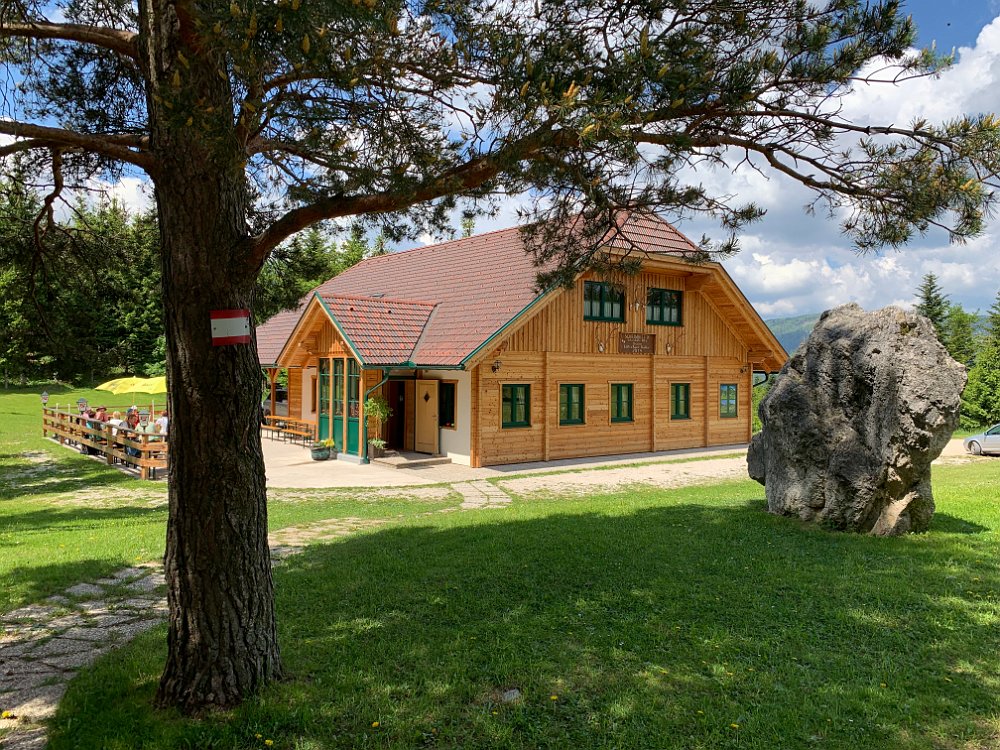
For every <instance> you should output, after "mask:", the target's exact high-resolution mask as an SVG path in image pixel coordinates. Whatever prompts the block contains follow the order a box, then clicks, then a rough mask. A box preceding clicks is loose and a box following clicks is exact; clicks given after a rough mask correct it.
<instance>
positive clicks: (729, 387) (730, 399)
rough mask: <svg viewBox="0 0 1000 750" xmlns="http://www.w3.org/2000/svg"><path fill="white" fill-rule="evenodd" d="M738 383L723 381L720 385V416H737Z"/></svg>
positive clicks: (729, 417)
mask: <svg viewBox="0 0 1000 750" xmlns="http://www.w3.org/2000/svg"><path fill="white" fill-rule="evenodd" d="M736 393H737V389H736V384H735V383H723V384H722V385H720V386H719V416H720V417H723V418H726V419H731V418H733V417H735V416H737V412H736Z"/></svg>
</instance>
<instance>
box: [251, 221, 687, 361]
mask: <svg viewBox="0 0 1000 750" xmlns="http://www.w3.org/2000/svg"><path fill="white" fill-rule="evenodd" d="M609 244H611V245H612V246H615V247H621V248H622V249H626V248H627V249H631V250H640V251H644V252H649V253H668V254H670V255H674V256H686V255H693V254H695V253H696V252H697V248H696V247H695V246H694V245H692V244H691V242H690V241H689V240H688V239H687V238H686V237H684V235H682V234H681V233H680V232H678V231H677V230H676V229H674V228H673V227H672V226H671V225H670V224H668V223H667V222H665V221H663V220H662V219H660V218H658V217H656V216H654V215H640V214H633V215H631V217H629V218H628V219H625V214H624V213H623V221H622V224H621V227H620V231H619V235H618V236H617V237H609ZM538 270H539V269H538V268H537V267H536V266H535V265H534V263H533V262H532V256H531V255H530V254H529V253H528V251H527V249H526V247H525V244H524V240H523V237H522V234H521V231H520V228H518V227H512V228H510V229H501V230H498V231H495V232H488V233H486V234H480V235H476V236H474V237H467V238H463V239H459V240H452V241H450V242H442V243H440V244H437V245H428V246H426V247H418V248H414V249H412V250H406V251H403V252H397V253H389V254H387V255H380V256H377V257H374V258H368V259H366V260H363V261H362V262H361V263H358V264H357V265H356V266H353V267H351V268H349V269H347V270H346V271H344V272H343V273H341V274H339V275H338V276H335V277H334V278H332V279H330V280H329V281H327V282H325V283H323V284H321V285H320V286H319V287H317V288H316V290H315V291H316V293H318V294H319V295H320V296H321V297H322V298H323V299H324V300H325V301H326V302H327V304H328V305H332V302H331V300H334V299H338V298H340V299H346V298H351V299H354V300H357V299H358V298H369V299H371V298H375V299H378V297H379V296H382V297H383V299H382V300H381V302H380V303H379V304H376V305H375V306H374V307H372V309H371V311H372V312H374V313H376V314H375V315H374V316H373V317H367V318H366V317H365V316H363V315H361V313H360V308H359V309H357V310H354V311H351V310H349V309H345V308H344V307H343V306H342V305H340V304H339V303H338V307H337V310H339V311H340V314H343V313H352V315H351V318H350V319H351V324H350V325H351V330H352V331H353V333H348V336H350V337H351V338H352V340H355V337H357V340H363V341H365V342H366V344H365V345H364V346H368V347H371V348H370V351H371V352H372V356H376V357H378V358H379V362H378V364H397V363H399V364H401V363H404V362H407V361H409V362H412V363H413V364H415V365H420V366H431V365H459V364H461V362H462V360H463V359H465V358H466V357H468V356H469V355H470V354H472V353H473V352H474V351H475V350H476V349H477V348H478V347H479V346H480V345H482V344H483V343H484V342H485V341H486V340H487V339H489V338H490V337H491V336H492V335H493V334H494V333H496V332H497V331H498V330H499V329H500V328H502V327H503V326H504V325H505V324H506V323H508V322H509V321H510V320H511V319H512V318H514V317H515V316H516V315H517V314H518V313H519V312H521V311H522V310H523V309H524V308H525V307H527V306H528V305H529V304H531V302H532V301H533V300H535V299H537V298H538V297H539V290H538V289H537V288H536V286H535V281H536V275H537V273H538ZM400 299H402V300H409V301H410V302H407V303H406V304H407V305H411V306H413V307H412V308H407V309H406V313H405V315H403V316H402V317H404V318H405V322H403V323H400V322H398V321H397V319H396V318H391V320H393V321H396V322H394V323H393V328H392V330H390V331H379V330H378V328H379V326H380V325H384V324H385V322H386V321H387V320H389V317H388V313H387V312H386V309H387V308H386V307H385V305H384V303H388V302H390V301H393V300H400ZM394 304H395V305H396V308H397V309H398V310H400V311H402V308H401V307H399V304H398V302H395V303H394ZM418 306H419V309H420V310H423V309H425V308H427V307H428V306H432V307H434V313H433V315H432V316H428V317H427V318H426V319H425V320H424V321H423V330H422V335H418V336H417V337H416V339H415V340H414V341H413V343H414V348H413V350H412V351H411V352H410V356H409V357H406V358H402V359H399V360H398V361H397V362H396V363H393V362H389V361H387V360H386V359H385V358H386V357H387V356H389V352H396V353H399V352H401V351H402V350H403V349H405V346H406V344H407V342H409V341H410V340H411V339H412V338H413V334H414V332H415V327H416V325H417V323H418V321H419V312H418V309H417V307H418ZM348 307H350V305H348ZM300 314H301V309H300V310H299V311H297V312H285V313H281V314H280V315H277V316H275V317H274V318H272V319H271V320H269V321H268V322H267V323H265V324H264V325H263V326H260V327H259V328H258V329H257V340H258V350H259V351H260V358H261V362H262V363H270V362H273V361H274V360H276V358H277V355H278V353H279V352H280V351H281V347H282V346H283V344H284V340H283V341H282V342H281V345H278V347H277V350H276V351H275V350H273V346H272V342H276V341H277V339H278V338H280V336H281V333H282V332H284V338H285V339H286V340H287V338H288V335H289V334H290V333H291V328H292V327H293V326H294V324H295V321H296V320H297V319H298V317H299V315H300ZM393 314H394V315H395V314H398V313H393ZM335 315H337V317H338V320H339V314H338V313H337V312H335ZM288 316H291V317H292V324H291V325H288V323H287V321H288ZM272 324H273V326H272ZM345 332H346V331H345ZM262 341H263V342H266V343H267V348H265V346H263V345H262V343H261V342H262ZM357 346H358V347H359V348H363V347H362V345H361V344H358V345H357ZM359 354H362V358H363V359H364V360H365V364H366V365H367V364H376V362H374V361H372V362H369V361H368V360H367V358H366V357H365V355H364V354H363V353H362V352H359ZM269 357H270V358H271V359H268V358H269Z"/></svg>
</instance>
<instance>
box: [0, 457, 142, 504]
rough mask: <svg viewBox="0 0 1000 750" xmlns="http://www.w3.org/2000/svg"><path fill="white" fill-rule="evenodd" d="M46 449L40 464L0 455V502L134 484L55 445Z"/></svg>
mask: <svg viewBox="0 0 1000 750" xmlns="http://www.w3.org/2000/svg"><path fill="white" fill-rule="evenodd" d="M46 449H47V450H46V455H45V456H44V457H43V459H42V460H41V461H32V460H30V459H29V458H27V457H25V454H24V453H5V454H2V455H0V500H5V499H18V498H23V497H24V496H25V495H35V496H38V495H48V494H60V493H64V492H79V491H81V490H87V489H94V488H96V487H112V486H117V485H124V484H128V483H133V484H134V483H135V482H136V479H135V478H134V477H132V476H130V475H129V474H127V473H125V472H124V471H121V470H120V469H118V468H116V467H115V466H110V465H108V464H107V463H106V462H104V461H101V460H96V459H94V458H91V457H89V456H84V455H82V454H80V453H77V452H74V451H72V450H70V449H67V448H63V447H61V446H59V445H58V444H56V443H52V445H51V447H50V446H46ZM36 453H37V452H36ZM150 486H155V485H150Z"/></svg>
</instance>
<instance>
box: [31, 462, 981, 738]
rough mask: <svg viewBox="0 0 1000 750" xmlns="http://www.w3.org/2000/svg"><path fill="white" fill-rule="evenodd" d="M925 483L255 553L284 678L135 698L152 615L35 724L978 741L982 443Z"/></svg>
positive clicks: (746, 489) (516, 509)
mask: <svg viewBox="0 0 1000 750" xmlns="http://www.w3.org/2000/svg"><path fill="white" fill-rule="evenodd" d="M935 488H936V492H937V497H938V503H939V512H938V514H937V515H936V517H935V521H934V527H933V530H932V531H931V532H930V533H928V534H923V535H918V536H911V537H907V538H901V539H874V538H869V537H863V536H852V535H844V534H835V533H830V532H825V531H820V530H815V529H808V528H804V527H802V526H801V525H800V524H799V523H797V522H795V521H791V520H788V519H782V518H775V517H772V516H769V515H768V514H766V513H765V512H764V510H763V501H762V499H761V498H762V491H761V488H760V487H759V486H757V485H755V484H753V483H750V482H739V483H728V484H722V485H716V486H709V487H689V488H684V489H678V490H673V491H651V490H646V491H633V492H624V493H619V494H614V495H609V496H607V497H594V498H588V499H559V500H540V501H531V502H517V503H515V504H514V505H513V506H511V507H510V508H507V509H505V510H500V511H478V512H467V513H449V514H435V515H433V516H428V517H423V518H408V519H402V520H400V521H399V522H397V523H396V524H394V525H392V526H391V527H383V528H382V529H380V530H377V531H369V532H367V533H363V534H359V535H356V536H353V537H350V538H346V539H343V540H339V541H337V542H334V543H327V544H319V545H315V546H313V547H310V548H309V549H308V550H307V551H306V552H305V553H303V554H301V555H299V556H296V557H294V558H291V559H289V560H288V561H287V563H285V564H284V565H282V566H281V567H279V568H278V570H277V571H276V576H275V580H276V588H277V597H278V602H277V606H278V615H279V623H280V635H281V643H282V648H283V653H284V658H285V662H286V666H287V668H288V671H289V679H288V681H287V682H285V683H283V684H280V685H276V686H274V687H272V688H270V689H268V690H267V691H266V692H265V693H264V694H263V695H261V696H260V697H259V698H257V699H254V700H252V701H250V702H248V703H247V704H246V705H245V706H244V707H242V708H241V709H239V710H237V711H234V712H232V713H226V714H220V715H215V716H211V717H209V718H207V719H203V720H201V721H192V720H185V719H181V718H179V717H176V716H174V715H172V714H171V713H169V712H154V711H152V710H151V709H150V702H151V699H152V696H153V692H154V690H155V686H156V681H157V678H158V674H159V671H160V668H161V665H162V663H163V659H164V645H163V642H164V631H163V630H162V629H160V630H158V631H153V632H151V633H149V634H147V635H145V636H143V637H142V638H141V639H139V640H138V641H136V642H135V643H133V644H132V645H130V646H127V647H126V648H124V649H122V650H121V651H118V652H116V653H114V654H113V655H112V656H110V657H108V658H105V659H104V660H102V661H101V662H100V663H99V664H98V665H96V666H95V667H94V668H92V669H90V670H87V671H85V672H84V673H83V674H82V675H81V676H80V677H79V678H77V679H76V680H75V681H74V683H73V684H72V685H71V688H70V691H69V693H68V695H67V697H66V699H65V700H64V702H63V705H62V708H61V709H60V713H59V715H58V717H57V719H56V720H55V722H54V727H53V729H54V732H53V737H52V745H51V747H52V748H54V749H56V750H58V748H98V747H101V748H195V747H197V748H208V747H219V748H258V747H265V745H264V742H263V741H264V740H266V739H270V740H272V741H273V747H275V748H297V749H298V750H306V749H312V748H340V747H343V748H413V747H445V748H506V747H524V748H607V747H620V748H674V747H676V748H706V749H707V748H761V749H763V748H768V749H772V748H811V747H823V748H849V749H851V750H855V749H856V748H906V749H911V748H913V749H915V748H927V749H928V750H930V749H932V748H933V749H935V750H940V749H941V748H955V749H956V750H957V749H958V748H987V747H996V746H997V743H998V741H1000V715H998V708H997V707H998V704H997V700H996V695H997V692H998V690H1000V621H998V620H1000V606H998V595H997V591H998V587H1000V567H998V565H997V562H998V551H997V541H998V535H997V530H998V527H1000V512H998V502H1000V490H998V488H1000V461H988V460H985V461H977V462H975V463H971V464H965V465H960V466H945V467H941V468H939V469H936V470H935ZM512 688H517V689H518V690H520V691H521V694H522V699H521V700H520V701H519V702H516V703H513V704H506V703H503V702H502V701H501V700H500V696H501V694H502V693H503V692H504V691H505V690H508V689H512ZM376 722H377V725H376ZM258 735H259V737H258Z"/></svg>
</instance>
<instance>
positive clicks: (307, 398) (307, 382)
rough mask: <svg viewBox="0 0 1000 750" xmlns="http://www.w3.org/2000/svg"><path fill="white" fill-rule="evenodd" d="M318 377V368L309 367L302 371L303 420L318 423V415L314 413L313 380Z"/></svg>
mask: <svg viewBox="0 0 1000 750" xmlns="http://www.w3.org/2000/svg"><path fill="white" fill-rule="evenodd" d="M314 377H316V368H315V367H307V368H305V369H304V370H303V371H302V418H303V419H307V420H310V421H316V413H315V412H313V406H314V404H313V389H312V382H313V378H314Z"/></svg>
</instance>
